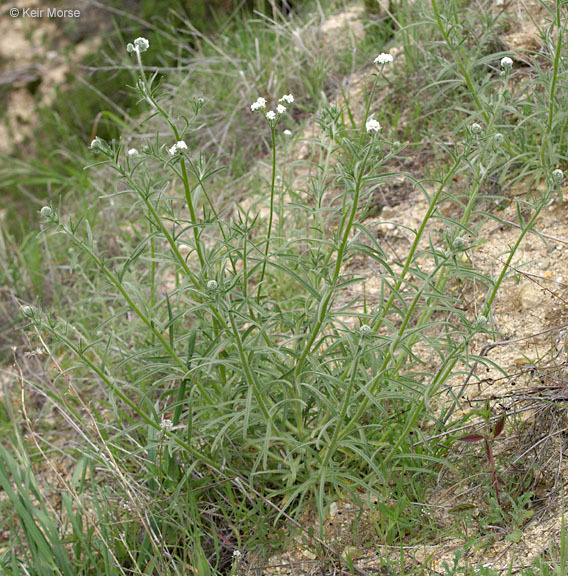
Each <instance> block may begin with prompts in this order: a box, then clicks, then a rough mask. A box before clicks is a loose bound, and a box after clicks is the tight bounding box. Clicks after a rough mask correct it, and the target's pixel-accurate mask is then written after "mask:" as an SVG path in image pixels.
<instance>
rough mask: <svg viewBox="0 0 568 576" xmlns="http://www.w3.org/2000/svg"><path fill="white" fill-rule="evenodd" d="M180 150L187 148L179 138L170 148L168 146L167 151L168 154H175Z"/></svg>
mask: <svg viewBox="0 0 568 576" xmlns="http://www.w3.org/2000/svg"><path fill="white" fill-rule="evenodd" d="M182 150H187V144H186V143H185V142H184V141H183V140H180V141H179V142H176V143H175V144H174V145H173V146H172V147H171V148H169V149H168V152H169V154H170V156H175V155H176V154H177V153H178V152H181V151H182Z"/></svg>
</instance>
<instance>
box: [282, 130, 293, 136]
mask: <svg viewBox="0 0 568 576" xmlns="http://www.w3.org/2000/svg"><path fill="white" fill-rule="evenodd" d="M283 134H284V136H292V131H291V130H284V132H283Z"/></svg>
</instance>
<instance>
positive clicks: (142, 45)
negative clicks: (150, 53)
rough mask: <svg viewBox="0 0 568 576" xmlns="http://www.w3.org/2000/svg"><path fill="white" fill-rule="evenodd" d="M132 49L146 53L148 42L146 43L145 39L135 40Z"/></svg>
mask: <svg viewBox="0 0 568 576" xmlns="http://www.w3.org/2000/svg"><path fill="white" fill-rule="evenodd" d="M134 48H136V49H137V50H138V52H146V50H148V48H150V42H148V40H146V38H136V40H134Z"/></svg>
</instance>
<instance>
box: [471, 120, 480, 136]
mask: <svg viewBox="0 0 568 576" xmlns="http://www.w3.org/2000/svg"><path fill="white" fill-rule="evenodd" d="M470 130H471V133H472V134H475V135H477V134H481V132H483V128H481V126H480V125H479V124H478V123H477V122H474V123H473V124H472V125H471V126H470Z"/></svg>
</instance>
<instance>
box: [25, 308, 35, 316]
mask: <svg viewBox="0 0 568 576" xmlns="http://www.w3.org/2000/svg"><path fill="white" fill-rule="evenodd" d="M22 314H23V315H24V316H26V317H27V318H33V317H34V315H35V308H34V307H33V306H24V307H23V308H22Z"/></svg>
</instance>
